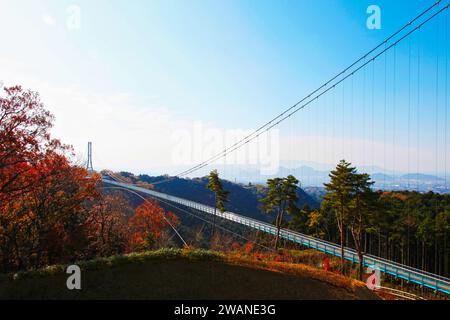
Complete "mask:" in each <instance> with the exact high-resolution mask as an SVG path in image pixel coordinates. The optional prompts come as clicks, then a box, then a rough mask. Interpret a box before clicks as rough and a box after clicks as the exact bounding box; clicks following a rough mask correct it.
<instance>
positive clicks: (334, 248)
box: [102, 178, 450, 295]
mask: <svg viewBox="0 0 450 320" xmlns="http://www.w3.org/2000/svg"><path fill="white" fill-rule="evenodd" d="M102 181H103V182H104V183H108V184H112V185H116V186H120V187H123V188H128V189H131V190H135V191H138V192H142V193H145V194H148V195H150V196H153V197H155V198H159V199H164V200H168V201H171V202H175V203H178V204H181V205H183V206H187V207H190V208H193V209H196V210H200V211H203V212H205V213H208V214H214V211H215V210H214V208H213V207H211V206H207V205H204V204H201V203H198V202H194V201H191V200H187V199H183V198H179V197H176V196H171V195H168V194H166V193H162V192H158V191H154V190H149V189H145V188H142V187H137V186H134V185H131V184H127V183H122V182H116V181H112V180H109V179H105V178H103V179H102ZM216 215H217V216H218V217H221V218H224V219H226V220H229V221H234V222H237V223H240V224H242V225H246V226H249V227H251V228H254V229H257V230H260V231H263V232H266V233H270V234H276V232H277V229H276V227H275V226H273V225H271V224H269V223H266V222H262V221H258V220H256V219H253V218H249V217H244V216H242V215H239V214H237V213H234V212H229V211H226V212H220V211H217V212H216ZM280 237H281V238H283V239H286V240H289V241H293V242H296V243H299V244H301V245H304V246H307V247H310V248H313V249H316V250H319V251H322V252H325V253H328V254H332V255H334V256H337V257H341V248H340V246H338V245H337V244H335V243H332V242H329V241H325V240H322V239H318V238H314V237H312V236H309V235H305V234H302V233H299V232H295V231H291V230H288V229H284V228H282V229H281V231H280ZM344 259H346V260H349V261H352V262H355V263H357V262H359V258H358V255H357V253H356V251H355V250H354V249H351V248H344ZM363 265H365V266H368V267H370V268H372V269H377V270H380V271H381V272H383V273H385V274H390V275H393V276H395V277H397V278H401V279H404V280H407V281H409V282H414V283H417V284H420V285H422V286H425V287H428V288H431V289H434V290H436V291H439V292H443V293H446V294H448V295H450V279H448V278H445V277H443V276H439V275H435V274H431V273H429V272H426V271H422V270H418V269H415V268H412V267H409V266H405V265H402V264H400V263H397V262H393V261H389V260H386V259H383V258H380V257H376V256H373V255H364V256H363Z"/></svg>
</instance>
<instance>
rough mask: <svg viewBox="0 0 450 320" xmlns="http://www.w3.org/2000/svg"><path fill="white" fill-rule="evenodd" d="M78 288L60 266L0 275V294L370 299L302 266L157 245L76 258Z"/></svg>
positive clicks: (353, 285) (357, 287)
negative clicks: (80, 260)
mask: <svg viewBox="0 0 450 320" xmlns="http://www.w3.org/2000/svg"><path fill="white" fill-rule="evenodd" d="M80 266H81V269H82V270H83V271H82V272H83V273H82V288H83V290H81V291H77V292H75V291H69V290H67V289H66V287H65V281H66V279H67V275H65V274H64V267H63V266H54V267H52V268H48V269H46V270H42V271H40V272H32V273H24V274H20V275H18V276H17V275H16V276H15V278H16V280H12V279H11V278H10V277H4V278H3V279H2V280H0V298H1V299H376V296H375V295H374V294H372V293H371V292H369V290H367V289H366V288H365V287H364V286H363V284H361V283H358V282H356V281H353V280H349V279H347V278H344V277H340V276H338V275H334V274H330V273H325V272H322V271H320V270H315V269H313V268H309V267H306V266H298V265H295V266H293V265H287V264H281V263H263V262H254V261H249V260H245V259H239V258H231V259H230V258H228V257H225V256H222V255H220V254H217V253H213V252H205V251H199V250H194V251H189V252H186V251H181V250H163V251H157V252H148V253H144V254H133V255H129V256H121V257H112V258H108V259H101V260H97V261H91V262H85V263H81V264H80Z"/></svg>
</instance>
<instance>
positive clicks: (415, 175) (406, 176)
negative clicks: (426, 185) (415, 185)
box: [401, 173, 444, 182]
mask: <svg viewBox="0 0 450 320" xmlns="http://www.w3.org/2000/svg"><path fill="white" fill-rule="evenodd" d="M401 178H402V179H405V180H417V181H427V182H428V181H444V179H443V178H440V177H437V176H433V175H430V174H423V173H409V174H404V175H402V176H401Z"/></svg>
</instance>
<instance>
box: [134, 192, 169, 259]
mask: <svg viewBox="0 0 450 320" xmlns="http://www.w3.org/2000/svg"><path fill="white" fill-rule="evenodd" d="M177 224H178V218H177V216H176V215H175V214H173V213H172V212H168V213H167V214H166V212H165V211H164V209H163V208H161V207H160V206H159V204H158V203H157V202H156V201H154V200H147V201H145V202H144V203H143V204H142V205H140V206H139V207H137V208H136V210H135V214H134V216H133V217H131V218H130V220H129V228H130V233H131V237H130V250H131V251H133V250H147V249H152V248H155V247H158V246H161V245H162V244H163V242H165V241H167V239H168V236H167V233H168V232H169V231H171V230H172V226H173V227H175V226H176V225H177Z"/></svg>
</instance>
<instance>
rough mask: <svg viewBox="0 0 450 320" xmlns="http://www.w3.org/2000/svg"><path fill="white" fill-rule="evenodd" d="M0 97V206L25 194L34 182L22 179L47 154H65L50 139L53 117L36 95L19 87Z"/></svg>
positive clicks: (57, 144) (55, 142)
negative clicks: (15, 196) (7, 200)
mask: <svg viewBox="0 0 450 320" xmlns="http://www.w3.org/2000/svg"><path fill="white" fill-rule="evenodd" d="M4 91H5V93H6V96H5V97H1V96H0V202H2V201H5V199H6V197H8V196H14V195H17V194H18V193H20V192H27V191H30V190H31V189H32V188H33V185H32V184H33V183H34V182H35V181H30V180H28V179H24V178H23V175H24V174H25V173H27V172H29V171H30V170H32V169H33V166H35V165H36V164H37V163H38V162H39V161H40V160H42V159H43V158H44V157H45V155H46V152H47V151H66V150H67V149H68V148H67V147H66V146H62V145H61V143H60V142H59V141H58V140H55V139H52V138H51V137H50V133H49V130H50V128H51V127H52V122H53V119H54V118H53V116H52V115H51V114H50V113H49V112H48V111H47V110H45V109H44V106H43V104H42V103H41V101H40V97H39V94H37V93H35V92H32V91H25V90H23V89H22V88H21V87H20V86H16V87H11V88H5V89H4Z"/></svg>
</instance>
